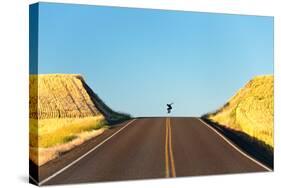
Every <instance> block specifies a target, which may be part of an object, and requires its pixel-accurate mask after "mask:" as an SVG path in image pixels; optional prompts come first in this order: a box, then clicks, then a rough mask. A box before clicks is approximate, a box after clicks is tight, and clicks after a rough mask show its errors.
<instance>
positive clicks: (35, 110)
mask: <svg viewBox="0 0 281 188" xmlns="http://www.w3.org/2000/svg"><path fill="white" fill-rule="evenodd" d="M29 79H30V84H29V87H30V96H29V97H30V98H29V146H30V147H29V152H30V155H29V156H30V159H31V161H32V162H34V164H36V165H38V166H41V165H43V164H45V163H47V162H48V161H50V160H53V159H55V158H57V157H59V156H60V155H61V154H62V153H64V152H66V151H68V150H71V149H72V148H74V147H77V146H79V145H81V144H82V143H84V142H85V141H87V140H89V139H91V138H93V137H95V136H98V135H100V134H102V133H103V132H104V131H105V130H106V129H107V128H108V125H110V124H113V123H115V122H119V121H123V120H126V119H128V118H130V116H129V115H127V114H123V113H118V112H115V111H113V110H111V109H110V108H109V107H108V106H107V105H105V103H104V102H103V101H102V100H101V99H100V98H99V97H98V96H97V95H96V94H95V93H94V92H93V91H92V90H91V89H90V87H89V86H88V85H87V84H86V82H85V81H84V79H83V78H82V76H80V75H72V74H48V75H30V77H29Z"/></svg>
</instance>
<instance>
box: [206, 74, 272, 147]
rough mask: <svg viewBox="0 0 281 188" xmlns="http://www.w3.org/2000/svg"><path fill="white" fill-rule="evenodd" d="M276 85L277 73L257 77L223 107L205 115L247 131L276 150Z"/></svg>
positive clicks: (213, 120) (210, 118) (237, 129)
mask: <svg viewBox="0 0 281 188" xmlns="http://www.w3.org/2000/svg"><path fill="white" fill-rule="evenodd" d="M273 88H274V78H273V76H271V75H267V76H257V77H255V78H253V79H252V80H251V81H250V82H248V83H247V84H246V85H245V87H243V88H242V89H240V90H239V91H238V92H237V93H236V95H234V96H233V97H232V98H231V99H230V100H229V102H228V103H226V104H225V105H224V106H223V107H222V108H220V109H219V110H217V111H216V112H214V113H210V114H207V115H205V116H204V117H205V118H207V119H209V120H211V121H212V122H215V123H218V124H219V125H222V126H224V127H226V128H229V129H232V130H235V131H238V132H242V133H245V134H247V135H249V137H251V138H252V139H253V140H257V141H259V143H263V145H264V146H265V147H266V148H267V149H269V150H271V151H273V147H274V146H273V144H274V143H273V118H274V117H273V116H274V96H273V95H274V94H273Z"/></svg>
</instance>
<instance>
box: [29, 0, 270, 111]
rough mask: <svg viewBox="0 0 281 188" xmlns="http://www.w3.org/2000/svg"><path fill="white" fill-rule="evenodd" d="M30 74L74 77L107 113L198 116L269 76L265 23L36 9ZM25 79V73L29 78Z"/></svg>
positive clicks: (84, 8)
mask: <svg viewBox="0 0 281 188" xmlns="http://www.w3.org/2000/svg"><path fill="white" fill-rule="evenodd" d="M39 11H40V13H39V66H38V67H39V71H38V73H44V74H45V73H75V74H76V73H78V74H82V75H83V76H84V78H85V80H86V81H87V83H88V84H89V85H90V87H91V88H92V89H93V90H94V91H95V92H96V93H97V94H98V95H99V96H100V97H101V98H102V99H103V100H104V101H105V103H106V104H108V105H109V106H110V107H111V108H112V109H114V110H117V111H122V112H128V113H130V114H132V115H133V116H165V115H167V114H166V110H165V108H166V103H169V102H174V103H175V105H174V111H173V112H172V114H171V115H172V116H200V115H202V114H204V113H206V112H210V111H213V110H215V109H217V108H219V107H220V106H221V105H223V104H224V103H225V102H226V101H227V100H228V99H229V98H230V97H231V96H232V95H233V94H235V92H236V91H237V90H238V89H239V88H241V87H242V86H244V85H245V84H246V83H247V81H249V80H250V79H251V78H252V77H254V76H256V75H262V74H273V17H260V16H240V15H227V14H209V13H194V12H183V11H167V10H151V9H132V8H117V7H115V8H114V7H98V6H87V5H67V4H51V3H50V4H49V3H41V4H40V6H39ZM31 73H32V72H31Z"/></svg>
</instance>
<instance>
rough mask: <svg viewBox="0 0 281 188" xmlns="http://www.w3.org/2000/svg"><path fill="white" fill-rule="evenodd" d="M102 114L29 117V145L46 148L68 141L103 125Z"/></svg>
mask: <svg viewBox="0 0 281 188" xmlns="http://www.w3.org/2000/svg"><path fill="white" fill-rule="evenodd" d="M105 123H106V122H105V120H104V118H103V116H96V117H85V118H64V119H42V120H38V121H37V120H35V119H30V124H29V126H30V127H29V130H30V131H29V137H30V139H29V140H30V146H31V147H40V148H48V147H53V146H56V145H60V144H64V143H67V142H70V141H72V140H74V139H75V138H77V134H80V133H82V132H85V131H91V130H97V129H99V128H101V127H103V126H104V125H105Z"/></svg>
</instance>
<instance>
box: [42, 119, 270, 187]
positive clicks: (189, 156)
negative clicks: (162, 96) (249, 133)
mask: <svg viewBox="0 0 281 188" xmlns="http://www.w3.org/2000/svg"><path fill="white" fill-rule="evenodd" d="M79 147H84V146H83V145H82V146H79ZM70 154H71V152H70ZM66 155H67V154H66ZM77 155H78V154H77ZM48 165H49V164H46V165H44V166H42V167H40V172H41V174H40V182H39V184H40V185H53V184H70V183H86V182H101V181H116V180H132V179H151V178H164V177H178V176H195V175H211V174H224V173H242V172H261V171H268V170H269V169H268V168H266V167H265V166H264V165H262V164H260V163H259V162H258V161H256V160H255V159H253V158H251V157H249V156H248V155H247V154H245V153H244V152H243V151H241V150H240V149H239V148H237V147H235V146H234V145H233V144H232V143H231V142H229V141H228V140H227V139H225V138H224V137H223V136H222V135H219V133H218V132H216V131H215V130H213V129H212V128H211V127H209V126H208V125H207V124H205V123H204V122H202V121H201V120H200V119H198V118H191V117H159V118H139V119H134V120H131V121H129V122H126V123H124V124H123V125H121V126H120V127H119V128H118V129H116V131H114V132H112V133H111V134H109V135H108V136H107V137H105V138H103V139H100V140H99V141H98V142H97V143H96V144H95V145H94V146H93V147H92V148H90V149H87V152H84V154H83V155H81V154H80V155H79V156H76V157H75V160H73V161H71V162H69V163H68V164H65V165H64V166H63V167H62V168H60V169H57V170H56V171H54V172H52V173H51V174H50V173H49V174H48V173H44V170H45V169H46V170H47V169H48V170H50V167H49V166H48ZM42 174H47V175H46V176H45V177H43V176H44V175H42Z"/></svg>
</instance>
